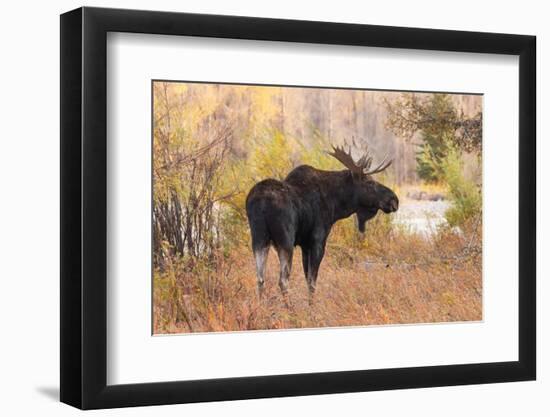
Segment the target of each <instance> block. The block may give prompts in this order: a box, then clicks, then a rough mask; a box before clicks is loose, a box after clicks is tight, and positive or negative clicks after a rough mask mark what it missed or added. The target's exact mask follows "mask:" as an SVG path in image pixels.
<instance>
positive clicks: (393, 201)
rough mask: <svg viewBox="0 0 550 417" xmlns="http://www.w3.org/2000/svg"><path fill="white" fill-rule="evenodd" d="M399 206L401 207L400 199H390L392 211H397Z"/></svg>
mask: <svg viewBox="0 0 550 417" xmlns="http://www.w3.org/2000/svg"><path fill="white" fill-rule="evenodd" d="M398 208H399V200H398V199H397V197H395V198H392V199H391V200H390V211H397V209H398Z"/></svg>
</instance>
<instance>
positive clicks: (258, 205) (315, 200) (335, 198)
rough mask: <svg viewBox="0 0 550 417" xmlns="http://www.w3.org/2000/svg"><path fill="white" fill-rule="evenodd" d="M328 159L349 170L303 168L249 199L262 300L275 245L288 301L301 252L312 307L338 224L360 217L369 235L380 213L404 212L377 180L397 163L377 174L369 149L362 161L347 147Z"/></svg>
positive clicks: (260, 187)
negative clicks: (297, 249)
mask: <svg viewBox="0 0 550 417" xmlns="http://www.w3.org/2000/svg"><path fill="white" fill-rule="evenodd" d="M328 154H329V155H331V156H332V157H334V158H336V159H337V160H338V161H339V162H341V163H342V164H343V165H344V166H345V167H346V168H347V169H345V170H342V171H323V170H319V169H316V168H313V167H311V166H308V165H301V166H298V167H297V168H294V169H293V170H292V171H291V172H290V173H289V174H288V176H287V177H286V178H285V179H284V180H283V181H278V180H275V179H266V180H263V181H260V182H258V183H257V184H256V185H254V187H252V189H251V190H250V192H249V193H248V196H247V198H246V214H247V216H248V222H249V226H250V232H251V235H252V249H253V252H254V257H255V261H256V275H257V284H258V293H259V295H260V297H261V295H262V292H263V288H264V280H265V273H266V263H267V256H268V253H269V247H270V246H271V245H272V246H273V247H274V248H275V250H276V251H277V254H278V256H279V263H280V275H279V287H280V289H281V292H282V293H283V295H286V294H287V292H288V280H289V276H290V270H291V267H292V255H293V252H294V247H295V246H300V247H301V249H302V265H303V269H304V274H305V278H306V281H307V285H308V289H309V296H310V302H311V301H312V300H313V295H314V293H315V286H316V282H317V274H318V272H319V266H320V264H321V261H322V259H323V256H324V253H325V245H326V242H327V237H328V235H329V233H330V230H331V228H332V226H333V224H334V223H336V222H337V221H338V220H341V219H344V218H346V217H349V216H351V215H352V214H354V213H355V214H356V216H357V224H358V228H359V231H360V232H364V231H365V223H366V222H367V221H368V220H369V219H371V218H373V217H374V216H375V215H376V213H377V212H378V210H382V211H383V212H384V213H392V212H394V211H396V210H397V208H398V206H399V200H398V198H397V196H396V195H395V193H394V192H393V191H392V190H390V189H389V188H388V187H385V186H384V185H382V184H380V183H379V182H377V181H375V180H374V179H373V177H372V176H373V175H374V174H377V173H379V172H382V171H383V170H385V169H386V168H388V167H389V166H390V165H391V163H392V161H391V160H387V159H386V158H384V160H383V161H382V162H381V163H380V164H378V165H377V166H376V168H373V169H371V165H372V161H373V158H372V156H370V155H369V152H368V148H367V150H366V151H365V154H364V155H363V156H362V157H361V158H360V159H358V160H357V161H354V159H353V158H352V156H351V148H349V150H348V152H346V151H345V150H344V148H343V147H334V146H333V147H332V152H328Z"/></svg>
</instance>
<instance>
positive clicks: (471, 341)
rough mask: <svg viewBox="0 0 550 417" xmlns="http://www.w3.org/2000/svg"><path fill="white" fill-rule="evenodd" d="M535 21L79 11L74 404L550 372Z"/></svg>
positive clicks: (64, 337) (65, 342)
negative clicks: (542, 362) (492, 23)
mask: <svg viewBox="0 0 550 417" xmlns="http://www.w3.org/2000/svg"><path fill="white" fill-rule="evenodd" d="M535 103H536V97H535V37H533V36H524V35H509V34H492V33H474V32H458V31H446V30H431V29H415V28H399V27H385V26H371V25H356V24H341V23H327V22H310V21H292V20H277V19H264V18H251V17H236V16H214V15H197V14H185V13H168V12H151V11H135V10H117V9H100V8H87V7H85V8H80V9H77V10H74V11H71V12H68V13H65V14H63V15H62V16H61V401H63V402H65V403H67V404H70V405H73V406H75V407H79V408H82V409H92V408H111V407H124V406H139V405H155V404H174V403H187V402H200V401H218V400H236V399H248V398H264V397H277V396H297V395H313V394H326V393H343V392H356V391H371V390H372V391H374V390H387V389H400V388H417V387H434V386H445V385H461V384H480V383H495V382H506V381H524V380H533V379H535V375H536V350H535V346H536V330H535V329H536V315H535V311H536V308H535V299H536V297H535V292H536V281H535V279H536V276H535V253H536V251H535V248H536V238H535V236H536V233H535V232H536V224H535V219H536V204H535V201H536V195H535V171H536V166H535V160H536V158H535V155H536V147H535Z"/></svg>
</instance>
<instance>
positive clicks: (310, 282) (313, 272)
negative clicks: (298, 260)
mask: <svg viewBox="0 0 550 417" xmlns="http://www.w3.org/2000/svg"><path fill="white" fill-rule="evenodd" d="M308 252H309V256H308V260H309V262H308V271H307V286H308V289H309V303H310V304H312V303H313V296H314V294H315V288H316V285H317V274H318V273H319V266H320V265H321V261H322V260H323V256H324V255H325V242H319V243H315V244H313V245H312V246H311V248H310V250H309V251H308Z"/></svg>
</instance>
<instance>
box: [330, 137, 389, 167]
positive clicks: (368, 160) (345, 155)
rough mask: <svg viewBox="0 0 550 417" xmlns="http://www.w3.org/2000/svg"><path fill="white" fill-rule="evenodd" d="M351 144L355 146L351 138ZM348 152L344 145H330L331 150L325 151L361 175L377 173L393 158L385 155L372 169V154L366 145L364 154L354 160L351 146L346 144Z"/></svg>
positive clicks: (387, 165)
mask: <svg viewBox="0 0 550 417" xmlns="http://www.w3.org/2000/svg"><path fill="white" fill-rule="evenodd" d="M353 144H354V145H355V146H357V145H356V143H355V139H354V140H353ZM348 148H349V150H348V152H346V151H345V150H344V147H343V146H342V147H340V146H334V145H333V146H332V152H327V153H328V154H329V155H330V156H332V157H334V158H336V159H337V160H338V161H340V162H341V163H342V165H344V166H345V167H346V168H347V169H349V170H350V171H351V172H353V173H356V174H361V175H373V174H377V173H379V172H382V171H384V170H385V169H386V168H388V167H389V166H390V165H391V164H392V162H393V159H390V160H388V156H387V155H386V156H385V157H384V159H383V160H382V162H381V163H380V164H379V165H378V166H377V167H376V168H374V169H370V167H371V165H372V156H371V155H370V153H369V149H368V146H367V147H366V148H365V154H364V155H363V156H362V157H361V158H359V159H358V160H357V162H356V161H354V160H353V158H352V156H351V146H349V145H348Z"/></svg>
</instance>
